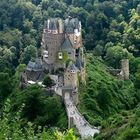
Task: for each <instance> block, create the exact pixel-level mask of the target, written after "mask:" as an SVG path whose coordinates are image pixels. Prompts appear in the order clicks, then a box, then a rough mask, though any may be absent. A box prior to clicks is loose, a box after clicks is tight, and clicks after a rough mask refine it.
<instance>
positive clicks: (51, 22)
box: [49, 18, 58, 30]
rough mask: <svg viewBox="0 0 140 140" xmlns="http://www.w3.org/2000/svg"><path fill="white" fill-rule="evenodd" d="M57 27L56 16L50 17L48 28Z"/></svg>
mask: <svg viewBox="0 0 140 140" xmlns="http://www.w3.org/2000/svg"><path fill="white" fill-rule="evenodd" d="M57 29H58V21H57V19H56V18H52V19H50V23H49V30H57Z"/></svg>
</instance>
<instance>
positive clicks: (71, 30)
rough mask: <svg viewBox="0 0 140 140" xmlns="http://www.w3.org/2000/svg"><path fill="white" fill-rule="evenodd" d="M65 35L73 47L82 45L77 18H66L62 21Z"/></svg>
mask: <svg viewBox="0 0 140 140" xmlns="http://www.w3.org/2000/svg"><path fill="white" fill-rule="evenodd" d="M64 30H65V33H66V36H69V38H70V40H71V43H72V45H73V47H74V48H75V49H78V48H80V47H81V46H82V36H81V22H80V21H79V20H78V19H77V18H71V17H69V18H67V19H66V20H65V23H64Z"/></svg>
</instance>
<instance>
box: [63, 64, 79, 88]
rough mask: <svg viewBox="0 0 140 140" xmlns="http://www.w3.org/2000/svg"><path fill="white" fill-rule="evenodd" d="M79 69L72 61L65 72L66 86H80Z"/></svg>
mask: <svg viewBox="0 0 140 140" xmlns="http://www.w3.org/2000/svg"><path fill="white" fill-rule="evenodd" d="M77 72H78V69H77V67H76V66H75V65H74V64H72V63H70V64H69V66H68V67H67V69H66V72H65V73H64V86H65V87H72V88H73V89H75V88H77V87H78V76H77Z"/></svg>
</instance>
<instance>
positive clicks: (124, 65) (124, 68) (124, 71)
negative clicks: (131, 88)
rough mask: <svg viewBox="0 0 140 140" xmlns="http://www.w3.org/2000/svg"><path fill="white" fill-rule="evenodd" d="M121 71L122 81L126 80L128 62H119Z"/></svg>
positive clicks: (124, 60)
mask: <svg viewBox="0 0 140 140" xmlns="http://www.w3.org/2000/svg"><path fill="white" fill-rule="evenodd" d="M121 71H122V76H123V79H124V80H128V79H129V60H128V59H122V60H121Z"/></svg>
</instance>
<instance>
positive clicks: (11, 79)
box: [0, 0, 140, 140]
mask: <svg viewBox="0 0 140 140" xmlns="http://www.w3.org/2000/svg"><path fill="white" fill-rule="evenodd" d="M68 16H72V17H78V18H79V20H80V21H81V23H82V36H83V45H84V48H85V50H84V51H85V53H86V61H87V66H86V69H87V70H86V72H87V74H86V76H87V77H86V79H87V86H83V87H81V89H80V90H79V92H80V93H79V94H80V95H79V99H80V100H79V105H78V107H79V109H80V111H81V113H82V114H83V115H84V116H85V118H86V119H87V120H88V121H89V122H90V123H91V124H93V125H96V126H100V127H101V133H100V134H99V135H97V136H96V138H91V139H96V140H103V139H105V140H133V139H134V140H139V139H140V124H139V123H140V120H139V117H140V104H139V102H140V0H0V116H1V117H0V126H1V128H0V139H6V138H8V139H9V138H12V139H14V140H16V139H17V140H19V139H39V140H42V139H44V140H46V139H48V140H50V139H52V140H53V139H58V140H59V137H62V135H61V134H60V133H59V132H56V131H55V134H54V132H53V128H54V127H57V128H58V129H59V130H60V131H64V130H66V128H67V116H66V111H65V108H64V104H63V102H62V99H61V98H60V97H58V96H56V95H53V96H50V95H49V93H48V95H46V94H45V93H46V91H44V89H42V88H41V87H39V86H31V87H29V88H27V89H26V90H21V89H20V74H21V72H22V71H23V70H24V68H25V67H26V65H27V64H28V62H29V60H31V59H32V58H34V57H36V52H37V51H38V52H39V56H40V47H41V38H42V31H43V26H44V21H45V20H47V19H48V18H49V17H61V18H66V17H68ZM123 58H128V59H129V62H130V80H127V81H123V80H119V79H117V77H115V76H113V75H111V74H110V73H109V72H108V70H107V69H108V67H113V68H120V61H121V60H122V59H123ZM52 108H53V109H52ZM17 122H18V123H17ZM77 137H78V136H77ZM68 138H69V139H72V140H76V137H75V136H74V134H73V132H72V131H70V132H68V133H66V134H64V135H63V139H64V140H68Z"/></svg>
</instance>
